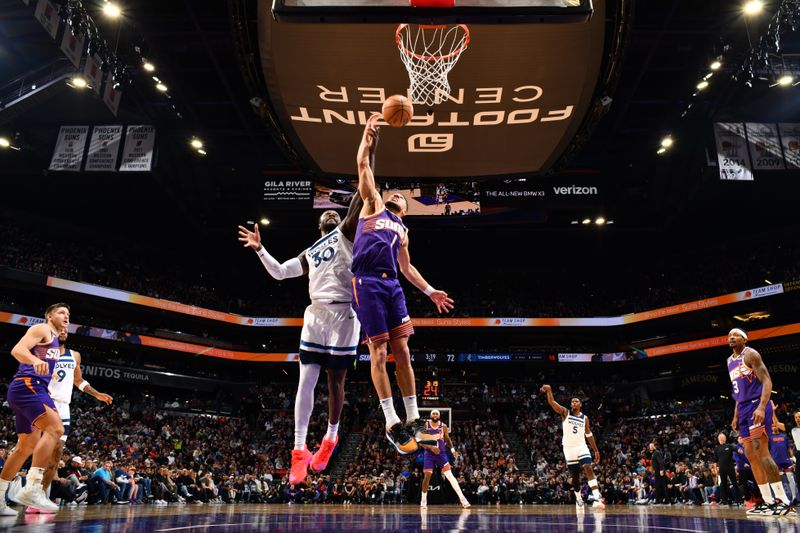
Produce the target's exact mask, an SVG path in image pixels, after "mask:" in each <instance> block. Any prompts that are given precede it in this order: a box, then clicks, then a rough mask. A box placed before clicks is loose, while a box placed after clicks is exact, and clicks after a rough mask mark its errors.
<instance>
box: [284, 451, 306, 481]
mask: <svg viewBox="0 0 800 533" xmlns="http://www.w3.org/2000/svg"><path fill="white" fill-rule="evenodd" d="M309 463H311V452H310V451H308V447H307V446H306V447H305V448H303V449H302V450H292V468H291V470H290V471H289V483H291V484H292V485H297V484H299V483H302V482H303V481H305V479H306V476H308V465H309Z"/></svg>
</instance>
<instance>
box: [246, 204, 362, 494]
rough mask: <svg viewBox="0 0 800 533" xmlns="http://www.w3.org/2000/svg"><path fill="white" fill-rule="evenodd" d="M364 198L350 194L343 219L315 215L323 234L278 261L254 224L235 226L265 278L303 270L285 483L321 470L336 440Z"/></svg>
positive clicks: (355, 326) (354, 326)
mask: <svg viewBox="0 0 800 533" xmlns="http://www.w3.org/2000/svg"><path fill="white" fill-rule="evenodd" d="M362 204H363V201H362V200H361V197H360V195H358V194H355V195H353V198H352V200H351V202H350V207H349V209H348V211H347V215H346V216H345V218H344V220H342V219H341V218H340V216H339V213H337V212H336V211H325V212H324V213H322V215H321V216H320V217H319V230H320V233H321V235H322V237H321V238H320V239H319V240H318V241H317V242H315V243H314V244H312V245H311V246H309V247H308V248H306V249H305V250H304V251H303V252H302V253H301V254H300V255H299V256H297V257H294V258H292V259H289V260H288V261H286V262H285V263H283V264H281V263H278V261H277V260H275V259H274V258H273V257H272V256H271V255H270V254H269V253H268V252H267V250H266V249H265V248H264V247H263V246H262V245H261V235H260V233H259V231H258V225H255V226H254V228H253V231H249V230H247V229H246V228H244V227H242V226H239V240H240V241H241V242H243V243H244V246H245V247H250V248H252V249H253V250H255V251H256V253H257V254H258V257H259V258H260V259H261V262H262V263H263V264H264V267H265V268H266V269H267V272H269V274H270V276H272V277H273V278H275V279H277V280H282V279H286V278H295V277H299V276H302V275H303V274H306V273H307V274H308V293H309V296H310V297H311V305H309V306H308V307H307V308H306V311H305V314H304V316H303V331H302V333H301V334H300V381H299V384H298V387H297V396H296V397H295V404H294V450H292V467H291V470H290V473H289V483H291V484H294V485H296V484H298V483H302V482H303V480H305V478H306V476H307V475H308V467H309V465H310V466H311V469H312V470H314V471H315V472H322V471H323V470H325V468H326V467H327V466H328V461H329V460H330V457H331V454H332V453H333V450H334V449H335V448H336V444H337V443H338V441H339V435H338V432H339V419H340V417H341V414H342V406H343V405H344V382H345V377H346V376H347V369H348V367H351V366H353V364H354V363H355V359H356V350H357V348H358V341H359V334H360V327H359V323H358V319H357V318H356V315H355V311H353V309H352V307H351V303H350V302H351V300H352V299H353V274H352V272H351V271H350V267H351V265H352V263H353V239H354V238H355V232H356V225H357V224H358V214H359V212H360V211H361V206H362ZM323 367H325V368H326V369H327V372H328V395H329V396H328V432H327V433H326V434H325V437H324V438H323V439H322V443H321V444H320V447H319V450H317V452H316V453H315V454H314V455H313V456H312V455H311V452H310V451H309V450H308V447H307V446H306V435H307V434H308V423H309V420H310V419H311V412H312V410H313V408H314V387H315V386H316V385H317V380H318V378H319V374H320V371H321V369H322V368H323Z"/></svg>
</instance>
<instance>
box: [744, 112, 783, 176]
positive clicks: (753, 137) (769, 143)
mask: <svg viewBox="0 0 800 533" xmlns="http://www.w3.org/2000/svg"><path fill="white" fill-rule="evenodd" d="M745 127H746V129H747V146H748V148H749V149H750V160H751V161H752V163H753V170H784V169H785V168H786V165H785V164H784V160H783V150H782V149H781V138H780V136H779V135H778V126H777V125H776V124H757V123H753V122H748V123H747V124H745Z"/></svg>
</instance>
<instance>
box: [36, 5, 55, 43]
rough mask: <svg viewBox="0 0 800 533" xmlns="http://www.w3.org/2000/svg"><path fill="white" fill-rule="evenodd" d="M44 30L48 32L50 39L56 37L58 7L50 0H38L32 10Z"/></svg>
mask: <svg viewBox="0 0 800 533" xmlns="http://www.w3.org/2000/svg"><path fill="white" fill-rule="evenodd" d="M33 16H34V17H36V20H38V21H39V22H40V23H41V25H42V26H43V27H44V29H45V31H46V32H47V33H49V34H50V38H51V39H55V38H56V34H57V33H58V22H59V18H58V8H57V7H56V6H55V4H53V3H52V2H51V1H50V0H39V2H38V3H37V4H36V10H35V11H34V12H33Z"/></svg>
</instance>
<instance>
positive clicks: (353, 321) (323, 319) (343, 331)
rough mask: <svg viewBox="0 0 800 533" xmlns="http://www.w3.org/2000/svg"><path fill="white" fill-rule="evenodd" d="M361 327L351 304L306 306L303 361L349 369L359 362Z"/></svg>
mask: <svg viewBox="0 0 800 533" xmlns="http://www.w3.org/2000/svg"><path fill="white" fill-rule="evenodd" d="M360 333H361V326H360V324H359V322H358V318H356V312H355V311H353V308H352V307H351V305H350V304H349V303H341V304H317V303H312V304H311V305H309V306H308V307H306V312H305V313H304V315H303V331H302V333H300V361H301V362H302V363H303V364H319V365H323V366H328V367H331V366H334V367H339V368H347V367H348V366H350V365H351V364H352V362H353V361H354V360H355V357H356V352H357V350H358V341H359V335H360Z"/></svg>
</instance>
